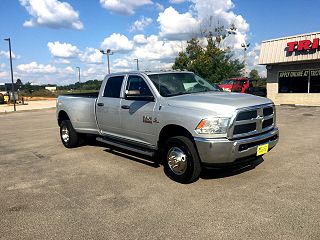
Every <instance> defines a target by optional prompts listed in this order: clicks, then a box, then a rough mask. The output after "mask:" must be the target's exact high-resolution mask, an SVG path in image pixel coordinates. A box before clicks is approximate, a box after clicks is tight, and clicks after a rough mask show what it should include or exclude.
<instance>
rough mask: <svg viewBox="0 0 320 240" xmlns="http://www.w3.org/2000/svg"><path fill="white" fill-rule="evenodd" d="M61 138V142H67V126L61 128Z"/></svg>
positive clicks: (68, 137)
mask: <svg viewBox="0 0 320 240" xmlns="http://www.w3.org/2000/svg"><path fill="white" fill-rule="evenodd" d="M61 137H62V140H63V141H64V142H65V143H68V142H69V139H70V136H69V130H68V128H67V126H62V128H61Z"/></svg>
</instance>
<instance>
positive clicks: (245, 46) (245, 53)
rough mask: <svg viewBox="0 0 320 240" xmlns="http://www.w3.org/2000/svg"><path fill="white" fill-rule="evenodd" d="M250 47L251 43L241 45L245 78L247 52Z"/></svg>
mask: <svg viewBox="0 0 320 240" xmlns="http://www.w3.org/2000/svg"><path fill="white" fill-rule="evenodd" d="M249 46H250V43H248V44H246V43H242V44H241V47H242V48H243V62H244V77H245V76H246V75H247V50H248V47H249Z"/></svg>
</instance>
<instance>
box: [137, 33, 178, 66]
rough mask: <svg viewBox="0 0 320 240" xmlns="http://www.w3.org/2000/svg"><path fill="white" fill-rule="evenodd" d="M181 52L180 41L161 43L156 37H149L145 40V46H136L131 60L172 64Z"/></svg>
mask: <svg viewBox="0 0 320 240" xmlns="http://www.w3.org/2000/svg"><path fill="white" fill-rule="evenodd" d="M181 50H182V48H181V42H180V41H161V40H159V37H158V36H156V35H151V36H150V37H148V38H147V43H146V44H145V45H142V46H137V47H136V48H135V49H134V51H133V54H132V55H133V57H132V58H138V59H141V60H162V61H164V62H168V61H171V62H172V61H173V59H174V57H176V56H177V55H178V52H179V51H181Z"/></svg>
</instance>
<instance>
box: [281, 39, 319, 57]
mask: <svg viewBox="0 0 320 240" xmlns="http://www.w3.org/2000/svg"><path fill="white" fill-rule="evenodd" d="M287 47H288V50H287V51H288V52H289V53H292V52H295V51H298V52H301V51H309V50H317V49H318V48H319V38H315V39H313V41H311V40H301V41H295V42H288V43H287Z"/></svg>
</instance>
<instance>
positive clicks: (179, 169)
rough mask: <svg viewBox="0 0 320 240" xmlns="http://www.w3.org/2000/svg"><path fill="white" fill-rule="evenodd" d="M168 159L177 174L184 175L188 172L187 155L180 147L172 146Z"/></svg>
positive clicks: (170, 166) (172, 169)
mask: <svg viewBox="0 0 320 240" xmlns="http://www.w3.org/2000/svg"><path fill="white" fill-rule="evenodd" d="M167 161H168V165H169V168H170V169H171V171H173V172H174V173H175V174H177V175H182V174H184V173H185V172H186V170H187V167H188V164H187V155H186V154H185V153H184V152H183V151H182V150H181V149H180V148H178V147H172V148H171V149H170V150H169V151H168V155H167Z"/></svg>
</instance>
